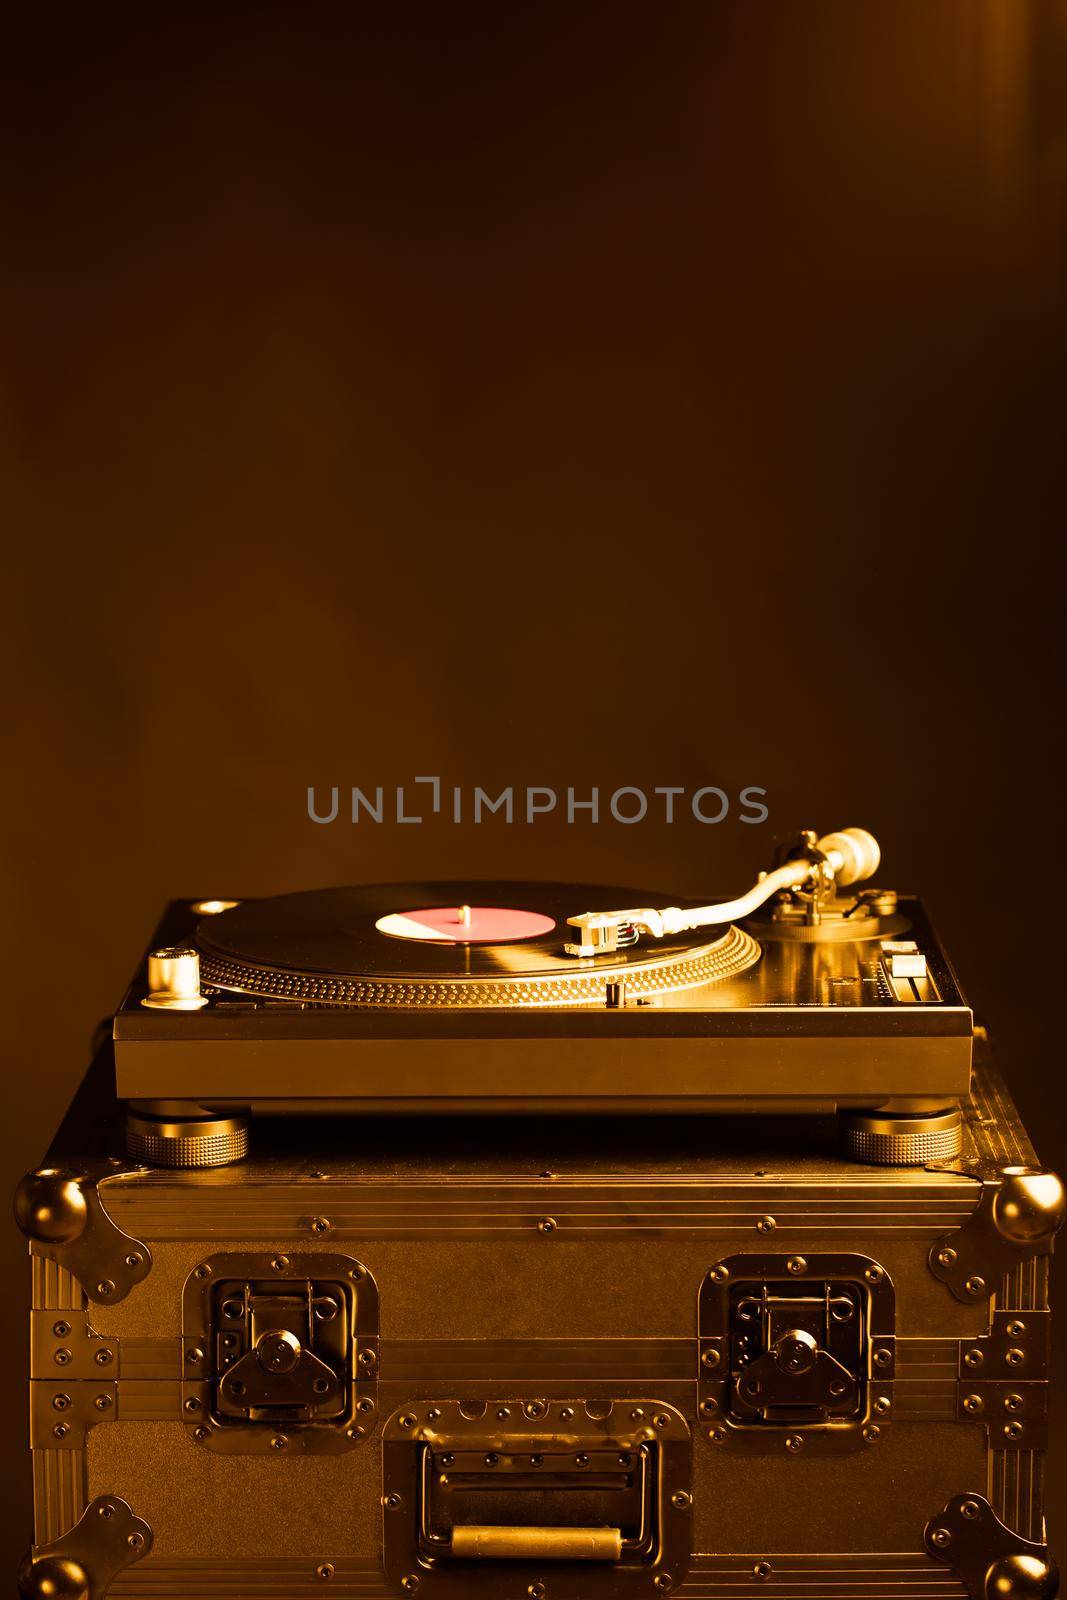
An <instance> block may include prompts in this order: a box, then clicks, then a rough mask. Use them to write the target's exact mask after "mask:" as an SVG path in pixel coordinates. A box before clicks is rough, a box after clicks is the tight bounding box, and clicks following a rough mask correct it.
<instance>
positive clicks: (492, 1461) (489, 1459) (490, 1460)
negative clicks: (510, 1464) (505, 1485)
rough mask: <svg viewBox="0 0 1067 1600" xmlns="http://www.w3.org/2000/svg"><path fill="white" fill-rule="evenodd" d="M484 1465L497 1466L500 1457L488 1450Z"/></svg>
mask: <svg viewBox="0 0 1067 1600" xmlns="http://www.w3.org/2000/svg"><path fill="white" fill-rule="evenodd" d="M587 1459H588V1458H587ZM485 1464H486V1466H487V1467H496V1466H499V1464H500V1457H499V1456H498V1455H496V1454H494V1452H493V1451H492V1450H490V1451H489V1453H488V1455H487V1456H486V1458H485Z"/></svg>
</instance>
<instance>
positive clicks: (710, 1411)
mask: <svg viewBox="0 0 1067 1600" xmlns="http://www.w3.org/2000/svg"><path fill="white" fill-rule="evenodd" d="M718 1409H719V1402H718V1401H717V1400H702V1401H701V1402H700V1410H701V1412H702V1414H703V1415H704V1416H705V1417H713V1416H714V1415H715V1413H716V1411H718Z"/></svg>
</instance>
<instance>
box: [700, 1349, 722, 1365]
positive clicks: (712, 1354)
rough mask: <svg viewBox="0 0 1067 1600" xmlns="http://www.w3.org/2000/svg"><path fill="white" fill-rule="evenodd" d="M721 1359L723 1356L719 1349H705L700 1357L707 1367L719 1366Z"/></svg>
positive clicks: (702, 1363)
mask: <svg viewBox="0 0 1067 1600" xmlns="http://www.w3.org/2000/svg"><path fill="white" fill-rule="evenodd" d="M721 1360H722V1356H721V1355H720V1354H719V1352H718V1351H717V1350H705V1351H704V1353H703V1354H702V1355H701V1357H700V1362H701V1365H702V1366H705V1367H712V1368H714V1367H717V1366H718V1365H719V1362H720V1361H721Z"/></svg>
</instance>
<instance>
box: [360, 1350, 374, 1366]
mask: <svg viewBox="0 0 1067 1600" xmlns="http://www.w3.org/2000/svg"><path fill="white" fill-rule="evenodd" d="M376 1359H377V1357H376V1356H375V1354H374V1351H373V1350H361V1351H360V1352H359V1364H360V1366H361V1367H373V1365H374V1363H375V1361H376Z"/></svg>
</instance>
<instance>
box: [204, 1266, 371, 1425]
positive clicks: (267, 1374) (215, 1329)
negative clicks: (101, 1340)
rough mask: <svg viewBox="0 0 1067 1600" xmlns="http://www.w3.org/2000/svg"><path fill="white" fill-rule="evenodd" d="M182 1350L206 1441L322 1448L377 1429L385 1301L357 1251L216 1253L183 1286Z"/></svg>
mask: <svg viewBox="0 0 1067 1600" xmlns="http://www.w3.org/2000/svg"><path fill="white" fill-rule="evenodd" d="M183 1347H184V1372H185V1382H184V1386H183V1403H184V1410H185V1416H186V1420H187V1421H188V1422H189V1423H190V1426H191V1429H192V1433H193V1437H194V1438H195V1439H196V1440H197V1441H198V1443H201V1444H206V1445H209V1446H210V1447H212V1448H214V1449H218V1450H227V1451H232V1452H240V1453H244V1452H252V1453H254V1452H258V1451H260V1450H262V1451H267V1450H269V1451H271V1452H273V1453H278V1452H281V1451H285V1450H302V1451H305V1452H307V1451H310V1452H314V1453H317V1452H324V1451H336V1450H339V1449H345V1448H346V1447H347V1446H349V1445H353V1444H356V1443H358V1441H359V1440H360V1439H361V1438H363V1437H365V1435H366V1434H367V1433H368V1432H369V1427H370V1421H371V1418H372V1416H373V1413H374V1410H375V1404H376V1402H375V1393H374V1392H375V1389H376V1387H377V1382H376V1380H377V1370H378V1296H377V1290H376V1288H375V1286H374V1281H373V1279H372V1278H371V1277H370V1275H369V1273H368V1272H367V1270H366V1268H365V1267H363V1266H362V1264H361V1263H359V1262H357V1261H354V1260H352V1258H351V1257H349V1256H337V1255H327V1254H324V1253H319V1252H315V1253H314V1254H310V1253H309V1254H302V1255H294V1256H286V1255H278V1256H267V1255H237V1254H233V1255H218V1256H212V1257H209V1258H208V1259H207V1260H206V1261H202V1262H200V1263H199V1265H198V1266H197V1267H196V1268H195V1269H194V1271H193V1272H192V1274H191V1275H190V1277H189V1279H188V1280H187V1283H186V1287H185V1295H184V1304H183Z"/></svg>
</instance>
